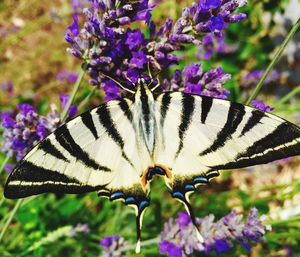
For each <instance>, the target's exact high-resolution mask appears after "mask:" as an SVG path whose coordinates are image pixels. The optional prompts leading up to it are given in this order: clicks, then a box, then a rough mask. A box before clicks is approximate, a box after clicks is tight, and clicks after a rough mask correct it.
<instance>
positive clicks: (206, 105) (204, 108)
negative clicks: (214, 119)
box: [201, 96, 213, 124]
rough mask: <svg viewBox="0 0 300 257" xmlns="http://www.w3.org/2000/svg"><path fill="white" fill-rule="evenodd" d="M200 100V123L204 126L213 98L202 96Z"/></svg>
mask: <svg viewBox="0 0 300 257" xmlns="http://www.w3.org/2000/svg"><path fill="white" fill-rule="evenodd" d="M201 99H202V101H201V122H202V123H203V124H205V121H206V118H207V115H208V113H209V111H210V109H211V107H212V105H213V98H211V97H206V96H203V97H202V98H201Z"/></svg>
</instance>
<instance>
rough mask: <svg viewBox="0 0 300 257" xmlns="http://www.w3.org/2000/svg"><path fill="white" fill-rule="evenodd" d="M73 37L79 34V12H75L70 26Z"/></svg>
mask: <svg viewBox="0 0 300 257" xmlns="http://www.w3.org/2000/svg"><path fill="white" fill-rule="evenodd" d="M68 30H69V31H70V32H71V34H72V36H73V37H78V36H79V24H78V14H76V13H75V14H73V23H72V24H71V25H70V26H69V27H68Z"/></svg>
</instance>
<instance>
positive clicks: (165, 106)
mask: <svg viewBox="0 0 300 257" xmlns="http://www.w3.org/2000/svg"><path fill="white" fill-rule="evenodd" d="M170 103H171V96H170V94H169V93H165V94H163V97H162V100H161V108H160V114H161V118H160V125H161V127H162V128H163V127H164V122H165V118H166V115H167V112H168V110H169V107H170Z"/></svg>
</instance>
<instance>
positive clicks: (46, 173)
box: [9, 161, 80, 185]
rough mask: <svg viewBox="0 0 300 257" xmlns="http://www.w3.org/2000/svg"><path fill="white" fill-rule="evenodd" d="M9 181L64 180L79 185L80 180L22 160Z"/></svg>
mask: <svg viewBox="0 0 300 257" xmlns="http://www.w3.org/2000/svg"><path fill="white" fill-rule="evenodd" d="M9 180H10V181H13V180H20V181H27V182H44V181H53V182H64V183H75V184H78V185H80V182H79V181H78V180H77V179H75V178H72V177H68V176H66V175H65V174H62V173H60V172H58V171H55V170H50V169H46V168H43V167H39V166H37V165H35V164H33V163H31V162H29V161H22V162H21V163H20V165H18V166H17V167H16V168H15V172H13V173H12V175H11V176H10V179H9Z"/></svg>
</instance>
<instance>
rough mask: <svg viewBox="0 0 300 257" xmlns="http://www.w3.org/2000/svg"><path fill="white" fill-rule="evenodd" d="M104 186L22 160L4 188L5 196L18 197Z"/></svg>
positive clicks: (89, 189) (74, 192)
mask: <svg viewBox="0 0 300 257" xmlns="http://www.w3.org/2000/svg"><path fill="white" fill-rule="evenodd" d="M14 181H16V182H17V181H20V184H13V182H14ZM26 182H27V183H26ZM30 182H32V183H30ZM104 187H105V185H99V186H95V187H93V186H89V185H85V184H81V183H80V182H79V181H78V180H77V179H75V178H72V177H68V176H66V175H64V174H62V173H59V172H57V171H54V170H49V169H45V168H43V167H38V166H36V165H35V164H33V163H31V162H28V161H22V162H20V164H19V165H18V166H17V167H16V168H15V170H14V171H13V173H12V174H11V175H10V176H9V178H8V180H7V182H6V186H5V189H4V196H5V197H7V198H12V199H17V198H23V197H27V196H30V195H37V194H41V193H46V192H53V193H58V192H59V193H71V194H80V193H86V192H92V191H97V190H99V189H102V188H104Z"/></svg>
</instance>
